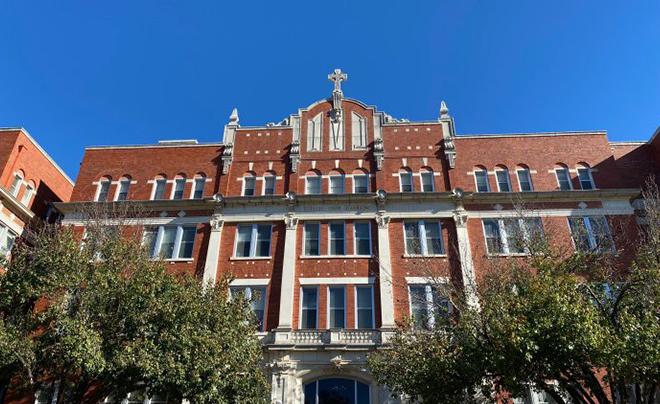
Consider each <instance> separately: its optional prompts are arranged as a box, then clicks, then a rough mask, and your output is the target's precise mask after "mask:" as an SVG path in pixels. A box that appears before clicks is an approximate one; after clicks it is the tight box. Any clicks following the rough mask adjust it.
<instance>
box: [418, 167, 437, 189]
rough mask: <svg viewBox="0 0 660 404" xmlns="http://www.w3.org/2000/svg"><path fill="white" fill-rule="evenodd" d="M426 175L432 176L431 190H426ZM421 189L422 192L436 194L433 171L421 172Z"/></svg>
mask: <svg viewBox="0 0 660 404" xmlns="http://www.w3.org/2000/svg"><path fill="white" fill-rule="evenodd" d="M424 175H429V176H431V190H430V191H426V190H424ZM419 189H420V190H421V192H435V173H434V172H433V171H429V170H427V171H420V172H419Z"/></svg>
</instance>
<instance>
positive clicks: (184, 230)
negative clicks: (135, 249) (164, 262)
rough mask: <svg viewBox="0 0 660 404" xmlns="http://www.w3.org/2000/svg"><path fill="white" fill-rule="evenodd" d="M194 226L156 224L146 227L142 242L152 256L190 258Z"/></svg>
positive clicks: (195, 231) (194, 231)
mask: <svg viewBox="0 0 660 404" xmlns="http://www.w3.org/2000/svg"><path fill="white" fill-rule="evenodd" d="M196 234H197V228H196V227H195V226H158V227H151V228H146V229H145V230H144V234H143V236H142V244H143V245H144V246H145V248H147V251H148V253H149V255H150V256H152V257H154V258H155V257H160V258H162V259H168V260H169V259H191V258H192V256H193V247H194V245H195V235H196Z"/></svg>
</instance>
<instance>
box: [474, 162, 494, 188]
mask: <svg viewBox="0 0 660 404" xmlns="http://www.w3.org/2000/svg"><path fill="white" fill-rule="evenodd" d="M477 172H479V173H484V174H486V190H485V191H481V190H479V181H477ZM472 177H474V189H475V191H477V192H490V178H489V174H488V170H484V169H483V168H477V169H475V170H473V171H472Z"/></svg>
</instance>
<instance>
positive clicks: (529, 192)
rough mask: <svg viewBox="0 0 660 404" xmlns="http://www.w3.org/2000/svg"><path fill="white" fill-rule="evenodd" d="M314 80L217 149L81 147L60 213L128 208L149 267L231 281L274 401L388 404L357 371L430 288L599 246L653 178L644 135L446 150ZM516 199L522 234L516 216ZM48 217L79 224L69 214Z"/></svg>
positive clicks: (529, 138)
mask: <svg viewBox="0 0 660 404" xmlns="http://www.w3.org/2000/svg"><path fill="white" fill-rule="evenodd" d="M329 78H330V79H331V80H332V81H333V82H334V84H335V87H334V90H333V92H332V94H331V96H330V97H329V98H328V99H322V100H320V101H317V102H315V103H313V104H311V105H310V106H308V107H306V108H301V109H299V110H298V111H297V112H296V113H294V114H292V115H290V116H289V117H287V118H286V119H284V120H283V121H282V122H279V123H276V124H274V123H270V124H266V125H264V126H258V127H247V126H241V125H240V123H239V116H238V113H237V111H236V110H234V111H233V112H232V114H231V116H230V118H229V123H227V125H226V126H225V129H224V136H223V141H222V142H217V143H210V144H199V143H197V142H196V141H169V142H162V141H161V142H159V143H158V144H154V145H141V146H104V147H89V148H87V149H86V150H85V155H84V158H83V162H82V164H81V167H80V172H79V175H78V179H77V182H76V186H75V188H74V190H73V194H72V198H71V200H72V202H86V201H96V202H98V203H110V202H113V203H121V201H125V200H128V201H141V204H142V205H143V206H144V207H145V208H146V209H148V210H149V211H152V212H154V214H153V216H150V217H147V218H140V219H139V221H140V222H141V224H143V225H144V228H145V242H146V243H149V245H150V247H151V251H152V252H153V254H154V256H162V257H164V259H165V260H167V261H168V262H169V265H170V268H171V269H172V270H173V271H181V272H190V273H194V274H197V275H198V276H199V277H200V278H201V279H203V280H204V281H205V282H210V283H213V282H214V281H216V280H217V279H218V278H219V277H220V276H221V275H222V274H230V275H232V276H233V278H234V281H233V283H232V287H233V288H236V290H238V289H241V290H244V291H245V292H246V293H247V294H248V295H251V296H254V297H255V299H254V302H253V307H254V309H255V312H256V313H257V316H258V317H259V319H260V320H261V326H260V327H261V332H260V335H261V338H262V341H263V343H264V346H265V351H266V355H267V358H268V361H269V363H270V364H271V366H270V374H271V378H272V401H273V402H279V403H302V402H305V403H316V402H317V401H316V400H317V399H316V397H317V396H322V395H323V394H326V392H327V391H328V389H332V388H338V389H339V390H341V391H344V392H348V391H350V393H346V394H349V395H350V396H351V397H352V398H351V400H354V401H353V402H358V403H366V402H369V403H382V402H394V401H391V399H390V398H389V397H388V395H387V392H386V391H385V390H384V389H383V388H381V387H380V386H378V385H376V384H375V382H374V381H373V379H372V377H371V376H370V375H369V373H368V372H367V371H366V370H365V357H366V355H367V354H368V353H369V352H370V351H372V350H374V349H377V347H379V346H380V345H381V344H383V343H384V342H386V341H387V339H388V337H390V336H391V333H392V330H393V329H394V328H395V327H396V324H397V322H398V321H401V320H404V319H405V318H407V317H409V316H412V317H414V318H416V319H417V320H418V321H421V322H424V321H426V320H425V319H426V314H428V312H429V310H431V308H432V307H433V305H432V303H433V300H434V299H442V297H439V296H438V295H437V294H436V293H434V292H433V284H432V282H431V279H430V274H431V273H432V274H433V277H435V278H436V279H437V278H438V277H439V278H440V279H442V278H445V279H447V280H450V279H453V280H455V281H457V282H458V283H460V284H462V285H464V286H467V287H468V288H467V289H468V291H469V290H470V288H469V287H470V286H471V285H473V284H474V282H476V281H477V280H478V279H479V278H480V277H481V276H482V275H483V271H484V270H485V268H487V267H488V263H487V260H488V259H490V258H492V257H509V256H518V255H524V254H525V252H524V251H521V250H519V248H517V247H516V246H515V245H513V243H511V241H510V234H509V235H508V236H507V231H508V232H509V233H510V232H511V230H512V229H516V230H519V231H521V232H522V234H525V235H528V234H529V233H530V232H532V231H537V230H539V229H540V230H544V231H545V230H546V229H550V228H552V229H555V232H556V233H557V236H558V237H559V239H560V240H564V241H565V242H566V243H567V245H568V246H570V248H602V246H601V245H599V242H600V241H602V240H604V239H611V238H612V236H613V234H612V233H613V229H614V227H613V223H619V222H626V221H628V222H629V221H631V220H634V216H633V215H634V209H633V207H632V205H631V201H632V200H633V199H634V198H636V197H638V195H639V187H640V185H641V183H642V182H643V180H644V178H645V177H646V176H647V175H648V174H652V173H656V174H657V173H658V167H659V161H658V160H659V158H660V157H659V156H660V144H659V141H660V140H659V136H657V133H656V136H654V138H653V140H652V141H649V142H648V143H612V142H609V141H608V140H607V135H606V133H605V132H602V131H593V132H562V133H532V134H504V135H456V133H455V129H454V121H453V119H452V117H451V116H450V114H449V111H448V109H447V107H446V105H445V104H444V102H443V103H442V104H441V107H440V111H439V115H438V117H436V118H433V119H431V120H429V121H421V122H410V121H408V120H405V119H395V118H393V117H392V116H390V115H388V114H386V113H383V112H381V111H379V110H378V109H377V108H375V107H373V106H369V105H366V104H364V103H362V102H360V101H358V100H353V99H349V98H345V97H344V94H343V92H342V89H341V83H342V81H343V80H345V79H346V75H344V74H342V73H341V72H340V71H335V72H334V73H333V74H332V75H330V76H329ZM3 175H4V176H3V178H5V179H6V178H7V174H3ZM658 178H660V175H659V176H658ZM115 201H117V202H115ZM518 202H523V203H524V204H525V206H526V208H528V209H530V211H531V212H533V214H532V216H533V217H534V218H533V219H529V220H519V219H518V214H519V213H518V212H517V210H516V207H517V206H518ZM58 207H59V208H60V209H61V210H62V211H63V212H64V213H65V215H66V216H65V219H64V223H68V224H72V225H81V224H82V222H79V221H78V220H77V218H76V216H75V214H74V213H75V212H76V210H77V209H78V205H76V204H75V203H72V204H60V205H58ZM572 233H573V234H574V235H575V237H572ZM578 233H580V234H582V235H583V236H582V237H578V236H577V234H578ZM421 263H423V265H422V264H421ZM416 299H417V300H416ZM529 400H531V401H534V400H536V398H534V397H530V398H529Z"/></svg>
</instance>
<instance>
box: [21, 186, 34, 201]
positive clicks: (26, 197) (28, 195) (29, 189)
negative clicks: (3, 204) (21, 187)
mask: <svg viewBox="0 0 660 404" xmlns="http://www.w3.org/2000/svg"><path fill="white" fill-rule="evenodd" d="M34 189H35V187H34V181H28V182H27V184H25V191H24V192H23V197H22V198H21V203H22V204H23V205H25V206H29V205H30V201H31V200H32V195H34Z"/></svg>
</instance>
